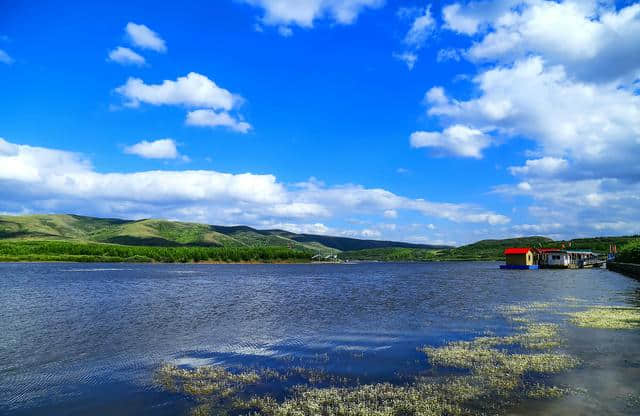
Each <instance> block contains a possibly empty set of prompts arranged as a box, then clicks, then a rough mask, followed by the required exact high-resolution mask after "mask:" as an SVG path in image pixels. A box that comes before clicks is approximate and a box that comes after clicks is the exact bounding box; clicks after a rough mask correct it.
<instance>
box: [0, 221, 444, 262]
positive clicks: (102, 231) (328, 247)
mask: <svg viewBox="0 0 640 416" xmlns="http://www.w3.org/2000/svg"><path fill="white" fill-rule="evenodd" d="M0 239H21V240H65V241H79V242H100V243H113V244H122V245H134V246H164V247H172V246H173V247H175V246H204V247H266V246H274V247H290V248H295V249H308V250H313V251H318V252H325V253H326V252H330V251H345V250H358V249H368V248H379V247H403V248H421V249H438V248H445V247H443V246H430V245H423V244H409V243H401V242H394V241H378V240H360V239H356V238H345V237H329V236H321V235H313V234H295V233H291V232H288V231H283V230H256V229H254V228H251V227H247V226H231V227H228V226H218V225H206V224H197V223H187V222H177V221H166V220H157V219H144V220H137V221H133V220H121V219H111V218H94V217H85V216H80V215H67V214H56V215H24V216H7V215H5V216H0Z"/></svg>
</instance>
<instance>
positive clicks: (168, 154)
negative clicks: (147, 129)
mask: <svg viewBox="0 0 640 416" xmlns="http://www.w3.org/2000/svg"><path fill="white" fill-rule="evenodd" d="M124 152H125V153H127V154H131V155H137V156H140V157H143V158H145V159H177V158H178V157H180V153H179V152H178V148H177V146H176V142H175V141H174V140H173V139H159V140H154V141H151V142H149V141H146V140H143V141H141V142H138V143H136V144H134V145H131V146H127V147H125V148H124Z"/></svg>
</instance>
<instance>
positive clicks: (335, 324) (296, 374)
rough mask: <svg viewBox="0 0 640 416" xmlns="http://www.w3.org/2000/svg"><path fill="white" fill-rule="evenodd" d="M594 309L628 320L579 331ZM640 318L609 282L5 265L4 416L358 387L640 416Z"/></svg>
mask: <svg viewBox="0 0 640 416" xmlns="http://www.w3.org/2000/svg"><path fill="white" fill-rule="evenodd" d="M613 307H624V309H615V308H613ZM593 308H601V309H595V310H596V311H604V312H602V313H609V312H610V311H612V312H615V313H618V312H624V313H625V314H628V316H630V317H631V318H630V319H627V320H626V321H624V322H626V323H627V324H629V325H627V326H626V327H619V328H617V329H616V328H601V327H598V326H597V325H592V324H590V323H589V322H591V321H588V320H586V321H584V322H587V324H585V325H581V324H580V323H581V322H583V321H580V319H581V318H582V317H583V315H580V313H586V312H588V311H590V310H591V311H593V310H594V309H593ZM639 308H640V282H638V281H636V280H633V279H630V278H627V277H625V276H622V275H620V274H617V273H613V272H609V271H607V270H600V269H593V270H589V269H585V270H538V271H509V270H499V269H498V263H494V262H474V263H471V262H468V263H465V262H442V263H425V264H399V263H398V264H396V263H370V264H368V263H363V264H339V265H338V264H317V265H204V264H202V265H200V264H185V265H174V264H171V265H164V264H159V265H132V264H0V414H7V415H9V414H11V415H40V414H41V415H54V414H55V415H86V414H92V415H113V414H119V415H146V414H148V415H173V414H179V415H182V414H185V415H186V414H189V413H190V412H193V413H194V414H205V413H211V414H218V413H219V412H222V411H223V410H224V411H228V412H229V414H248V413H250V412H251V411H260V409H263V408H264V409H270V410H268V411H267V410H264V412H265V414H268V413H269V412H272V413H274V414H286V413H284V412H285V410H286V409H285V407H286V406H289V407H288V408H287V409H295V408H301V406H307V407H306V409H307V411H308V409H310V408H311V407H309V406H311V405H310V404H309V403H311V402H312V401H313V403H317V402H318V401H321V400H324V398H323V397H326V396H327V395H329V394H333V393H337V394H339V395H341V397H343V398H345V397H346V392H350V393H353V397H351V398H349V399H348V400H352V402H350V405H354V403H355V402H357V400H364V401H367V400H368V401H371V400H372V399H371V396H373V395H379V396H377V397H382V398H383V399H382V401H384V402H385V403H388V402H390V401H393V400H396V399H397V401H398V402H403V401H405V402H406V401H407V397H421V398H424V399H425V400H426V398H428V397H433V398H436V399H434V400H440V401H445V402H446V403H445V404H446V406H445V405H443V404H442V403H439V402H438V403H436V402H434V403H429V404H425V405H424V406H423V408H422V409H423V410H421V411H420V412H422V413H420V412H417V413H416V411H415V409H413V410H411V409H408V410H406V411H405V412H404V413H402V412H400V413H397V414H412V412H413V414H430V413H429V412H432V413H433V414H438V413H449V414H456V413H458V412H459V413H460V414H467V413H473V412H478V413H481V412H489V413H491V412H493V413H498V414H510V415H515V414H522V415H528V414H541V413H544V414H558V415H574V414H589V415H601V414H620V415H637V414H640V329H638V327H637V325H635V323H637V322H634V321H633V320H634V319H635V318H634V316H636V315H635V314H636V313H637V311H638V309H639ZM599 313H601V312H598V314H599ZM585 316H586V318H589V316H590V315H589V316H587V315H585ZM625 316H627V315H625ZM584 322H583V323H584ZM456 342H457V343H456ZM460 342H462V343H460ZM425 348H426V349H425ZM487 351H489V353H487ZM530 354H543V355H541V356H540V357H541V358H540V360H538V356H536V357H534V358H533V359H532V358H531V356H530ZM522 363H526V364H522ZM549 363H551V364H549ZM488 364H490V365H488ZM208 366H214V367H208ZM551 367H553V368H551ZM198 368H205V369H206V368H210V369H211V368H216V369H219V370H217V372H213V371H212V372H209V373H204V372H200V373H196V372H195V370H194V369H198ZM489 368H491V369H495V368H497V369H498V371H497V372H496V371H494V370H491V372H489ZM514 368H517V369H515V370H514ZM506 372H508V373H509V374H508V375H505V374H503V373H506ZM296 386H298V387H296ZM299 386H304V387H299ZM383 387H384V389H383ZM463 388H464V394H461V393H460V391H462V389H463ZM341 389H342V390H341ZM365 389H366V391H365ZM383 390H384V391H383ZM367 395H369V396H367ZM294 396H295V397H297V399H295V401H292V402H291V403H288V402H287V404H286V406H284V405H283V404H282V403H283V402H285V401H288V400H289V401H291V400H292V397H294ZM452 396H458V397H456V398H454V397H452ZM255 397H257V398H258V400H256V401H255V402H249V400H250V399H251V398H255ZM265 397H267V398H271V399H269V400H271V401H272V402H270V404H268V405H265V404H264V403H263V404H259V403H258V401H262V402H265V401H268V400H266V399H264V398H265ZM234 400H235V401H234ZM341 400H342V399H341ZM344 400H347V398H345V399H344ZM373 400H374V401H375V400H376V399H373ZM354 401H355V402H354ZM232 402H233V403H235V404H230V403H232ZM240 402H243V403H244V404H243V405H242V406H240V405H238V403H240ZM368 405H371V406H373V405H375V406H382V407H384V406H386V405H383V404H380V403H378V404H371V403H369V404H368ZM260 406H264V407H260ZM296 406H297V407H296ZM398 406H400V405H398ZM402 406H404V405H402ZM443 406H444V407H443ZM320 408H324V409H327V408H328V407H319V408H318V409H320ZM256 409H257V410H256ZM442 409H444V410H442ZM447 409H448V410H447ZM277 412H281V413H277ZM381 412H382V410H381ZM380 414H384V413H380Z"/></svg>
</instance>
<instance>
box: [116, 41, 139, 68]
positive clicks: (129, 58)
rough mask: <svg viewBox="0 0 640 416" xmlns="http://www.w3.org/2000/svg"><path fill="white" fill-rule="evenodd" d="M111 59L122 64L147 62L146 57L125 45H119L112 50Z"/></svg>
mask: <svg viewBox="0 0 640 416" xmlns="http://www.w3.org/2000/svg"><path fill="white" fill-rule="evenodd" d="M109 60H110V61H113V62H117V63H119V64H122V65H137V66H141V65H144V64H145V59H144V57H143V56H141V55H139V54H137V53H135V52H134V51H132V50H131V49H129V48H125V47H123V46H118V47H117V48H115V49H113V50H112V51H110V52H109Z"/></svg>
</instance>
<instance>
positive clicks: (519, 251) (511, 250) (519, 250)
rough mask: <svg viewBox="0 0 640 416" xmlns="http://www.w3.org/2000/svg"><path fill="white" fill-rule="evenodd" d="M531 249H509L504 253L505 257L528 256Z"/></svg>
mask: <svg viewBox="0 0 640 416" xmlns="http://www.w3.org/2000/svg"><path fill="white" fill-rule="evenodd" d="M530 251H531V249H530V248H529V247H524V248H516V247H514V248H508V249H506V250H505V251H504V254H505V255H509V254H527V253H528V252H530Z"/></svg>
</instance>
